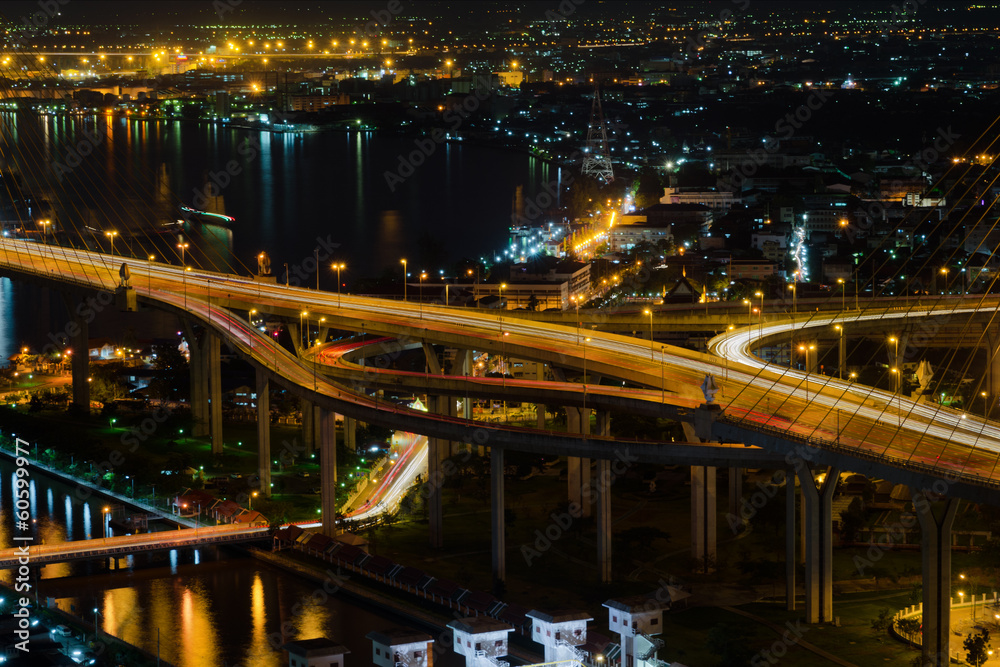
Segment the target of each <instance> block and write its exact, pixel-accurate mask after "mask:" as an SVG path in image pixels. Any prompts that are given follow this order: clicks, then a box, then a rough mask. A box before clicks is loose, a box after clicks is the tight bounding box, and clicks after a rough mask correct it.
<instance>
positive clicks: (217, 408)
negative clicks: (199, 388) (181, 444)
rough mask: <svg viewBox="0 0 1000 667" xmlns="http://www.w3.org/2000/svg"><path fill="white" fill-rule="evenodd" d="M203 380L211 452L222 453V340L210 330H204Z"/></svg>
mask: <svg viewBox="0 0 1000 667" xmlns="http://www.w3.org/2000/svg"><path fill="white" fill-rule="evenodd" d="M203 345H204V347H205V354H204V357H205V380H206V382H207V384H208V401H209V403H208V409H209V419H208V421H209V428H210V430H211V435H212V453H213V454H219V455H221V454H222V341H221V340H220V339H219V337H218V336H216V335H215V334H213V333H211V332H210V331H206V332H205V340H204V343H203Z"/></svg>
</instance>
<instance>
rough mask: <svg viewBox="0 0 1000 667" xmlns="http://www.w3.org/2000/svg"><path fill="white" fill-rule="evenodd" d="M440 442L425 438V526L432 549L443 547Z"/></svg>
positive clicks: (442, 480)
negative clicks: (428, 532) (426, 525)
mask: <svg viewBox="0 0 1000 667" xmlns="http://www.w3.org/2000/svg"><path fill="white" fill-rule="evenodd" d="M442 449H443V447H442V441H441V440H439V439H438V438H427V520H428V521H427V524H428V529H429V531H430V545H431V547H432V548H434V549H440V548H441V547H443V546H444V526H443V523H444V513H443V510H442V508H441V484H442V483H443V482H444V479H443V477H444V474H443V473H442V472H441V458H442V457H441V450H442Z"/></svg>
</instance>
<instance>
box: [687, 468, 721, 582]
mask: <svg viewBox="0 0 1000 667" xmlns="http://www.w3.org/2000/svg"><path fill="white" fill-rule="evenodd" d="M715 512H716V496H715V466H691V558H693V559H694V560H695V561H696V562H697V564H698V565H697V567H698V568H699V569H700V570H701V571H703V572H710V571H712V570H714V569H715V561H716V558H718V551H717V549H716V525H715V522H716V517H715Z"/></svg>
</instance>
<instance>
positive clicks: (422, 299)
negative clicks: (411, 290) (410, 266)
mask: <svg viewBox="0 0 1000 667" xmlns="http://www.w3.org/2000/svg"><path fill="white" fill-rule="evenodd" d="M426 277H427V272H426V271H421V272H420V280H419V283H418V285H419V287H418V289H419V290H420V306H419V308H420V317H421V318H423V316H424V278H426Z"/></svg>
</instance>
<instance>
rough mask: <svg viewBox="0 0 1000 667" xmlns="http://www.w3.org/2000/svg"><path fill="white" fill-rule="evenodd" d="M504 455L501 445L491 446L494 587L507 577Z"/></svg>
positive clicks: (500, 585) (498, 585)
mask: <svg viewBox="0 0 1000 667" xmlns="http://www.w3.org/2000/svg"><path fill="white" fill-rule="evenodd" d="M503 469H504V456H503V450H502V449H500V448H499V447H490V496H491V498H492V500H491V506H490V518H491V522H492V526H493V587H494V588H501V587H502V585H503V582H504V581H506V579H507V540H506V535H505V534H504V519H505V517H504V497H503V492H504V484H503Z"/></svg>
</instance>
